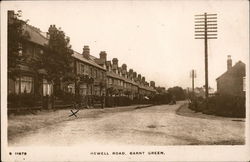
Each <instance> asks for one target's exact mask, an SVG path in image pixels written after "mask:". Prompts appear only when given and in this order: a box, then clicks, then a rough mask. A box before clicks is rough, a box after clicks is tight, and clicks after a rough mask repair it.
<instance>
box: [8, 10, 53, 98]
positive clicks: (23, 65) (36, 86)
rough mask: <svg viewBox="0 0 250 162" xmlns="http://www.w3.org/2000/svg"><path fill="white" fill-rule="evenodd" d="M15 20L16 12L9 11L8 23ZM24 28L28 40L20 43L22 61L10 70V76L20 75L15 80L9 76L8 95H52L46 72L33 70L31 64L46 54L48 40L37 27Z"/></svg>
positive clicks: (28, 26) (24, 26) (25, 26)
mask: <svg viewBox="0 0 250 162" xmlns="http://www.w3.org/2000/svg"><path fill="white" fill-rule="evenodd" d="M13 18H14V11H9V12H8V19H9V20H8V21H9V22H10V23H11V19H13ZM20 21H22V20H20ZM22 28H23V35H25V36H26V39H24V40H22V42H20V50H19V56H21V58H22V59H20V60H19V61H18V65H17V68H15V69H11V68H8V74H10V73H12V72H15V73H17V74H18V75H17V76H16V77H15V78H12V77H10V75H8V94H23V93H26V94H33V95H37V96H46V95H51V94H52V92H53V88H52V85H51V83H49V82H48V81H47V79H46V76H47V74H46V72H45V71H44V69H42V68H41V69H35V68H33V67H32V64H31V62H32V60H38V59H39V58H40V56H41V55H42V54H43V53H45V52H46V48H45V47H44V45H45V44H47V43H48V40H47V38H46V37H45V36H43V35H42V34H41V31H40V30H39V29H38V28H36V27H33V26H31V25H28V24H24V25H23V26H22Z"/></svg>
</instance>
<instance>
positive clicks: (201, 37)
mask: <svg viewBox="0 0 250 162" xmlns="http://www.w3.org/2000/svg"><path fill="white" fill-rule="evenodd" d="M195 39H205V37H195ZM207 39H217V37H207Z"/></svg>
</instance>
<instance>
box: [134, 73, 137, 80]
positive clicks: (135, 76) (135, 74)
mask: <svg viewBox="0 0 250 162" xmlns="http://www.w3.org/2000/svg"><path fill="white" fill-rule="evenodd" d="M133 78H134V79H136V78H137V73H136V72H135V71H134V72H133Z"/></svg>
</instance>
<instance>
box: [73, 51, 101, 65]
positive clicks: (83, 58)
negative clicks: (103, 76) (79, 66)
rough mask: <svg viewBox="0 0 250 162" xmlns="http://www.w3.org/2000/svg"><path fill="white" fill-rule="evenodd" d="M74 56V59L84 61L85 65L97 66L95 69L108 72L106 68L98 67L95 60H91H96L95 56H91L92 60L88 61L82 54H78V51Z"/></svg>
mask: <svg viewBox="0 0 250 162" xmlns="http://www.w3.org/2000/svg"><path fill="white" fill-rule="evenodd" d="M72 56H73V57H74V58H76V59H78V60H80V61H82V62H85V63H87V64H89V65H92V66H95V67H97V68H99V69H102V70H106V69H105V68H104V67H102V66H100V65H98V64H97V63H96V62H95V61H94V60H92V59H91V58H94V56H91V55H90V56H91V57H90V59H86V58H85V57H83V55H82V54H80V53H78V52H76V51H74V53H73V55H72Z"/></svg>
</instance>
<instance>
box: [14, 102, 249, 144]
mask: <svg viewBox="0 0 250 162" xmlns="http://www.w3.org/2000/svg"><path fill="white" fill-rule="evenodd" d="M183 103H184V102H178V103H177V105H159V106H152V107H146V108H140V109H134V108H129V109H126V110H125V109H124V111H117V110H116V108H106V109H98V110H94V111H95V113H92V114H88V115H86V114H85V111H87V110H82V111H79V112H78V113H77V117H74V116H71V117H68V115H69V114H63V116H62V117H65V118H71V120H67V121H63V122H59V123H56V124H52V125H49V126H47V127H44V128H41V129H37V130H34V131H30V132H27V133H26V134H21V135H19V136H18V137H17V136H16V137H15V138H14V139H12V140H10V141H9V145H10V146H79V145H89V144H101V145H198V144H200V145H206V144H243V143H244V124H245V122H239V121H233V120H231V119H230V118H221V117H218V119H217V118H213V119H209V118H200V117H199V118H196V117H190V116H185V115H180V114H179V113H178V114H177V113H176V111H177V109H178V108H179V107H180V106H181V105H182V104H183ZM51 113H53V112H51ZM68 113H70V112H68Z"/></svg>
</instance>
